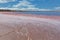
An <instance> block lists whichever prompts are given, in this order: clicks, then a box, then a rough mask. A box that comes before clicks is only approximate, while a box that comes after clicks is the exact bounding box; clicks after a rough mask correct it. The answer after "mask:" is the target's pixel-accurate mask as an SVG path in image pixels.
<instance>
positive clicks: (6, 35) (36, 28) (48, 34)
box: [0, 12, 60, 40]
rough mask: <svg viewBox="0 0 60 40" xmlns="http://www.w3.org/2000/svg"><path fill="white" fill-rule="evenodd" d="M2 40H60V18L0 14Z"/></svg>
mask: <svg viewBox="0 0 60 40" xmlns="http://www.w3.org/2000/svg"><path fill="white" fill-rule="evenodd" d="M0 40H60V17H59V16H35V15H26V14H17V15H15V14H9V13H8V12H7V13H0Z"/></svg>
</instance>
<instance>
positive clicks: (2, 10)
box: [0, 9, 60, 12]
mask: <svg viewBox="0 0 60 40" xmlns="http://www.w3.org/2000/svg"><path fill="white" fill-rule="evenodd" d="M0 12H60V11H34V10H33V11H29V10H8V9H0Z"/></svg>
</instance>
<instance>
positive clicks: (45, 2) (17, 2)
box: [0, 0, 60, 10]
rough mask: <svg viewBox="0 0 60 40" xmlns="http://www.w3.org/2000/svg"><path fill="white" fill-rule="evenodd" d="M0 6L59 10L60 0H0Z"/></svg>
mask: <svg viewBox="0 0 60 40" xmlns="http://www.w3.org/2000/svg"><path fill="white" fill-rule="evenodd" d="M0 8H1V9H3V8H11V9H19V10H20V9H21V10H26V9H28V10H35V9H36V10H59V9H60V0H0Z"/></svg>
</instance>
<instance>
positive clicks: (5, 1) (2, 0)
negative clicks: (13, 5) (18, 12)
mask: <svg viewBox="0 0 60 40" xmlns="http://www.w3.org/2000/svg"><path fill="white" fill-rule="evenodd" d="M13 1H16V0H0V3H8V2H13Z"/></svg>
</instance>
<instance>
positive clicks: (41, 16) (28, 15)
mask: <svg viewBox="0 0 60 40" xmlns="http://www.w3.org/2000/svg"><path fill="white" fill-rule="evenodd" d="M0 14H5V15H12V16H13V15H15V16H27V17H37V18H46V19H54V20H60V16H47V15H32V14H22V13H21V14H17V13H16V14H14V12H0Z"/></svg>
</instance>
